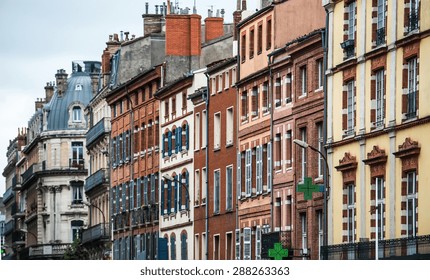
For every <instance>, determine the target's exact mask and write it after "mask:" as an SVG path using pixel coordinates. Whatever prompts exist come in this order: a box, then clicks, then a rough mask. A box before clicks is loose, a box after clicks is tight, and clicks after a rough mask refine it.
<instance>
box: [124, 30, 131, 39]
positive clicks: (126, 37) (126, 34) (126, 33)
mask: <svg viewBox="0 0 430 280" xmlns="http://www.w3.org/2000/svg"><path fill="white" fill-rule="evenodd" d="M124 34H125V40H126V41H128V40H129V39H128V34H130V32H128V31H126V32H124Z"/></svg>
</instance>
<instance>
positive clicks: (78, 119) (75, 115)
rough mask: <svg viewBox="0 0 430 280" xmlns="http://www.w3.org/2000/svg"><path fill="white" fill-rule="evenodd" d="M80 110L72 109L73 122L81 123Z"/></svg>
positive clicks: (76, 107) (77, 108) (77, 107)
mask: <svg viewBox="0 0 430 280" xmlns="http://www.w3.org/2000/svg"><path fill="white" fill-rule="evenodd" d="M81 115H82V110H81V107H79V106H75V107H73V122H81V121H82V116H81Z"/></svg>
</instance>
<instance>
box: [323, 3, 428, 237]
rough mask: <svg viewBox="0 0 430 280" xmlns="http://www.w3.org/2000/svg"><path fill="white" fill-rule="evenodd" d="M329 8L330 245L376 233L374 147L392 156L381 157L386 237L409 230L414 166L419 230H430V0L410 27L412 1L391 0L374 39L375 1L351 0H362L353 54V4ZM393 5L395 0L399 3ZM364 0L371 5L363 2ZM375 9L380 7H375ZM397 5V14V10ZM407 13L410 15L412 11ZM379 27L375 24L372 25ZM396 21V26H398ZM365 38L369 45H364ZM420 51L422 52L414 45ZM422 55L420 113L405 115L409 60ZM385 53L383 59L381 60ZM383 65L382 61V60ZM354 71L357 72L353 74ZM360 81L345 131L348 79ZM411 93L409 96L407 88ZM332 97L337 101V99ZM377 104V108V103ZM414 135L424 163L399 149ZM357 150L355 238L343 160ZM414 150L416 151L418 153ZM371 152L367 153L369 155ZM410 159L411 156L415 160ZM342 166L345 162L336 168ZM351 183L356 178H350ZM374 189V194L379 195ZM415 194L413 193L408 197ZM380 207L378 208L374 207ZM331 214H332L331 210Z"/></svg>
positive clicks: (403, 234)
mask: <svg viewBox="0 0 430 280" xmlns="http://www.w3.org/2000/svg"><path fill="white" fill-rule="evenodd" d="M327 2H330V5H327V6H326V8H327V7H329V8H330V10H331V11H332V13H330V17H331V18H330V22H331V24H330V27H329V28H330V30H329V63H328V72H327V73H329V74H328V76H327V78H328V85H329V86H328V89H329V91H328V95H329V109H328V110H329V111H328V113H329V122H330V119H331V120H333V121H332V122H331V123H329V124H328V126H329V129H328V136H327V137H328V159H329V162H330V165H331V168H330V171H331V192H330V200H329V210H330V212H329V217H328V219H329V230H328V231H329V241H328V243H329V245H335V244H345V243H356V242H360V241H364V240H367V241H372V240H374V239H375V228H376V227H375V214H374V206H375V193H374V192H373V193H372V190H374V186H373V189H372V184H373V185H374V183H372V176H373V177H374V178H376V176H375V175H372V173H371V166H370V165H371V164H373V163H371V164H369V160H368V159H369V156H370V155H369V154H370V153H371V152H372V150H373V148H374V147H377V148H378V149H380V150H383V152H384V154H383V155H384V156H386V161H385V162H383V163H382V164H381V166H383V167H382V168H383V170H384V176H383V177H384V181H385V198H384V203H385V215H384V221H385V227H384V229H385V230H384V231H385V236H384V237H383V239H387V240H388V239H398V238H404V237H410V233H409V231H408V227H407V220H408V219H410V218H409V217H408V216H407V215H408V213H406V212H407V211H406V210H405V209H406V208H405V207H406V194H405V192H406V191H407V188H406V184H407V182H406V179H405V176H407V175H406V174H407V173H408V172H416V174H417V176H416V185H417V190H416V200H417V207H416V209H415V211H416V215H415V216H416V219H417V220H416V228H417V230H416V232H415V236H423V235H429V234H430V223H429V222H428V221H429V220H430V204H429V203H428V197H430V189H429V188H427V185H428V184H429V182H430V173H429V172H427V170H428V169H429V165H430V147H429V146H428V144H427V143H429V141H430V107H429V106H428V104H430V94H429V92H430V79H428V78H427V76H428V73H430V52H429V50H430V17H428V16H426V14H428V11H430V0H420V1H419V9H418V11H419V16H418V18H419V20H418V28H416V29H414V30H412V31H410V32H409V31H408V24H407V23H406V24H405V12H408V13H409V4H407V6H405V1H384V2H385V5H386V6H385V16H386V17H385V28H386V30H385V37H384V43H383V44H381V45H378V46H375V36H374V34H372V32H373V33H375V25H376V23H375V22H376V21H375V20H376V18H375V11H376V10H375V9H376V7H372V6H373V5H374V2H375V1H369V0H367V1H358V0H357V1H349V3H351V2H355V3H356V9H355V17H356V18H355V23H354V24H355V26H354V28H355V29H354V30H355V38H354V43H355V45H354V55H352V56H350V57H346V56H345V49H342V47H341V43H342V42H344V41H345V40H346V39H345V37H346V36H347V33H348V27H349V26H348V24H349V22H348V17H349V14H347V5H348V4H345V2H344V1H327ZM396 3H397V6H396V7H393V6H392V5H396ZM363 5H365V6H363ZM372 11H373V13H372ZM394 13H395V14H394ZM406 17H407V16H406ZM372 25H373V26H372ZM372 28H373V29H372ZM393 28H396V30H393ZM364 46H365V47H364ZM417 47H418V48H419V51H418V52H416V53H415V49H416V48H417ZM413 57H416V58H417V69H418V70H417V76H416V84H417V87H416V90H417V92H418V93H417V94H418V98H417V109H416V117H415V116H414V117H406V113H405V110H406V109H405V108H408V106H406V105H407V104H405V102H409V101H408V100H409V99H407V98H406V96H408V95H407V94H408V89H407V85H408V81H407V80H406V81H405V79H407V77H408V71H407V70H408V61H410V59H411V58H413ZM381 60H382V61H384V62H383V63H382V64H380V65H379V64H378V63H379V62H378V61H381ZM375 65H376V66H375ZM380 69H383V70H384V75H383V77H384V78H383V79H384V89H383V91H384V95H385V96H384V98H383V101H384V107H383V108H384V112H385V113H384V117H383V121H382V125H380V126H376V127H375V125H373V124H372V116H373V115H374V114H375V108H376V107H377V105H376V101H375V97H374V96H373V97H372V91H374V92H373V95H374V94H375V79H376V78H375V73H376V72H377V71H379V70H380ZM351 73H353V74H351ZM351 80H353V81H354V93H355V100H354V101H355V105H354V117H355V125H354V127H353V132H352V133H350V134H348V133H345V131H346V130H345V119H346V116H347V115H348V113H347V107H346V105H345V104H346V101H345V96H347V95H346V92H347V90H348V88H347V84H348V82H350V81H351ZM405 95H406V96H405ZM330 104H331V106H330ZM372 110H373V111H372ZM407 138H410V140H411V141H416V142H417V143H418V147H419V148H418V149H416V150H418V154H417V155H415V158H417V164H416V165H414V164H415V163H414V164H412V165H411V166H417V167H414V168H409V169H408V167H405V166H407V163H406V161H407V160H408V159H409V158H410V157H404V158H402V156H401V155H400V154H399V153H398V152H399V150H401V148H400V146H401V145H403V144H404V143H405V141H406V139H407ZM346 153H349V155H350V156H352V157H355V161H356V164H357V165H356V169H355V171H354V174H355V180H354V181H353V184H354V186H355V202H354V215H355V216H354V221H355V224H354V233H355V234H354V238H353V240H349V238H348V226H349V225H348V218H347V217H346V213H347V210H346V209H347V206H346V192H345V187H346V185H347V184H346V183H345V182H344V180H345V178H346V177H345V176H347V175H348V174H346V173H343V172H342V170H341V169H342V168H341V165H342V164H341V162H340V161H341V160H342V159H343V158H344V156H345V154H346ZM411 158H414V156H412V157H411ZM363 160H364V161H363ZM409 163H410V162H409ZM335 167H338V168H335ZM348 184H350V183H348ZM372 195H373V197H372ZM408 199H409V198H408ZM372 207H373V208H372ZM330 215H331V216H330Z"/></svg>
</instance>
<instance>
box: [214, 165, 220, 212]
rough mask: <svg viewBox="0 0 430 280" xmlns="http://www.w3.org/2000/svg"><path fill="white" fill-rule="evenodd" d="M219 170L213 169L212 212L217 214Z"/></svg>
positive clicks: (218, 205)
mask: <svg viewBox="0 0 430 280" xmlns="http://www.w3.org/2000/svg"><path fill="white" fill-rule="evenodd" d="M220 193H221V190H220V170H215V171H214V213H215V214H219V208H220Z"/></svg>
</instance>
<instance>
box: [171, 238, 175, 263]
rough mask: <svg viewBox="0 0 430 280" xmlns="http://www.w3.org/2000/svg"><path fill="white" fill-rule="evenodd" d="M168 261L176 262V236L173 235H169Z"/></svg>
mask: <svg viewBox="0 0 430 280" xmlns="http://www.w3.org/2000/svg"><path fill="white" fill-rule="evenodd" d="M170 259H171V260H176V236H175V234H174V233H172V234H171V235H170Z"/></svg>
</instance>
